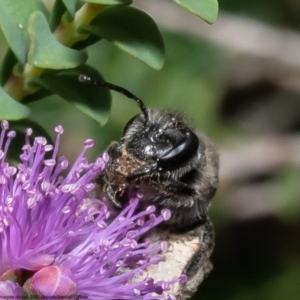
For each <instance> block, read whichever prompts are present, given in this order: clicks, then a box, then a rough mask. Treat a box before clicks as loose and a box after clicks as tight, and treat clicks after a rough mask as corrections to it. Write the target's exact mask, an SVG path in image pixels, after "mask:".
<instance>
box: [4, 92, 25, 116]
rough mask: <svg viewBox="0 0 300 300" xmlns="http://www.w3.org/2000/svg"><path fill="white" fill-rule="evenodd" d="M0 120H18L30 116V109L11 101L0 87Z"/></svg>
mask: <svg viewBox="0 0 300 300" xmlns="http://www.w3.org/2000/svg"><path fill="white" fill-rule="evenodd" d="M0 107H1V109H0V120H19V119H23V118H26V117H28V116H29V115H30V109H29V108H28V107H27V106H25V105H23V104H21V103H19V102H17V101H16V100H14V99H12V98H11V97H10V96H9V95H7V94H6V93H5V91H4V90H3V89H2V88H1V87H0Z"/></svg>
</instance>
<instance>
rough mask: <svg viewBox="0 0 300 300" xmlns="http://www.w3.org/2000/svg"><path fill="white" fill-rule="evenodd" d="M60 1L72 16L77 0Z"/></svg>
mask: <svg viewBox="0 0 300 300" xmlns="http://www.w3.org/2000/svg"><path fill="white" fill-rule="evenodd" d="M62 2H63V3H64V5H65V6H66V8H67V10H68V12H69V14H70V15H71V17H74V15H75V12H76V7H77V3H78V0H73V1H70V0H62Z"/></svg>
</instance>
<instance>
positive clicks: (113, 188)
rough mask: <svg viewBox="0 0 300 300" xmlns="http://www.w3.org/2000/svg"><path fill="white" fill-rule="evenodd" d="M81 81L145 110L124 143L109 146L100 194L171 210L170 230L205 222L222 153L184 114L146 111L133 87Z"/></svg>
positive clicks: (120, 203) (133, 121) (133, 122)
mask: <svg viewBox="0 0 300 300" xmlns="http://www.w3.org/2000/svg"><path fill="white" fill-rule="evenodd" d="M79 80H80V81H82V82H87V83H90V84H96V85H100V86H104V87H106V88H109V89H113V90H117V91H118V92H121V93H123V94H125V95H126V96H128V97H130V98H132V99H134V100H135V101H136V102H137V104H138V106H139V107H140V109H141V113H139V114H138V115H136V116H134V117H133V118H132V119H131V120H130V121H129V122H128V123H127V125H126V126H125V128H124V130H123V134H122V137H121V141H120V143H118V142H113V143H112V144H111V145H110V146H109V147H108V149H107V153H108V154H109V157H110V160H109V162H108V164H107V166H106V168H105V170H104V172H102V173H101V174H100V175H99V177H98V179H97V183H98V184H99V186H100V191H99V193H100V197H102V198H106V199H107V200H108V201H111V202H112V203H113V204H114V205H115V207H117V208H121V207H122V206H123V205H124V204H126V200H127V199H129V198H130V196H131V195H136V194H142V195H143V199H142V201H141V202H142V204H144V205H145V206H148V205H149V204H154V205H155V206H156V208H158V209H163V208H168V209H170V211H171V213H172V217H171V218H170V220H168V222H167V226H168V228H169V230H170V231H172V232H175V233H184V232H186V231H189V230H191V229H194V228H196V227H197V226H199V225H202V224H205V223H206V222H207V209H208V206H209V204H210V200H211V199H212V197H213V196H214V194H215V192H216V189H217V186H218V166H219V160H218V153H217V150H216V148H215V146H214V145H213V144H212V142H211V141H210V140H209V139H208V138H207V137H206V136H205V135H204V133H202V132H201V131H199V130H195V129H192V128H191V126H190V125H189V124H188V123H187V122H186V120H185V119H184V117H183V116H182V115H181V114H180V113H173V112H167V111H164V110H153V109H146V107H145V105H144V103H143V102H142V100H140V99H139V98H137V97H136V96H134V95H133V94H132V93H130V92H129V91H127V90H125V89H123V88H121V87H119V86H116V85H113V84H111V83H108V82H104V81H100V80H94V79H92V78H90V77H87V76H85V75H81V76H80V78H79Z"/></svg>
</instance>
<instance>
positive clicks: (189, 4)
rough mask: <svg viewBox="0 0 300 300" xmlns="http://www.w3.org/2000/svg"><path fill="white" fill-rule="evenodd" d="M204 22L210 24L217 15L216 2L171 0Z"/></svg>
mask: <svg viewBox="0 0 300 300" xmlns="http://www.w3.org/2000/svg"><path fill="white" fill-rule="evenodd" d="M172 1H173V2H175V3H177V4H179V5H180V6H182V7H184V8H185V9H187V10H188V11H190V12H191V13H193V14H195V15H196V16H198V17H200V18H201V19H202V20H204V21H205V22H207V23H209V24H212V23H213V22H215V20H216V18H217V15H218V8H219V6H218V0H172Z"/></svg>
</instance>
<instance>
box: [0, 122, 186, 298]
mask: <svg viewBox="0 0 300 300" xmlns="http://www.w3.org/2000/svg"><path fill="white" fill-rule="evenodd" d="M1 127H2V130H1V135H0V241H1V244H0V257H1V263H0V296H1V295H2V296H11V295H13V296H20V295H22V294H23V295H32V294H34V295H35V296H40V297H45V296H52V297H53V296H71V295H79V296H82V297H87V298H88V299H174V296H173V295H172V294H169V293H168V290H169V288H170V286H171V285H172V284H175V283H177V282H183V281H184V280H185V276H181V277H179V278H175V279H174V280H172V281H169V282H163V281H159V282H154V280H153V279H152V278H145V279H144V280H143V279H142V278H143V277H142V276H141V275H142V274H143V270H145V269H147V268H148V267H149V266H151V265H153V264H158V263H159V262H160V261H161V260H162V256H161V255H160V252H162V251H164V250H166V243H165V242H163V241H162V242H161V243H160V244H159V243H158V244H153V243H151V242H150V241H149V240H147V239H140V237H141V236H143V235H144V234H145V233H147V232H148V231H149V230H151V229H152V228H153V227H155V226H157V225H158V224H159V223H161V222H163V221H164V220H167V219H168V218H169V217H170V212H169V211H168V210H164V211H162V212H161V214H159V215H157V214H154V211H155V207H153V206H150V207H148V208H147V209H146V210H145V211H139V212H137V210H136V207H137V205H138V202H139V198H138V197H136V198H133V199H131V200H130V201H129V204H128V206H126V207H125V208H124V209H123V210H122V211H121V213H120V214H119V215H118V216H116V217H114V218H113V217H112V216H111V214H112V211H110V209H109V207H108V206H107V205H106V204H105V203H104V202H101V201H100V200H98V199H95V198H93V196H91V194H92V193H91V191H92V190H93V189H94V184H93V180H94V179H95V178H96V177H97V176H98V174H99V173H100V172H101V171H102V170H103V169H104V168H105V165H106V163H107V161H108V159H109V158H108V155H107V154H106V153H105V154H103V156H102V157H99V158H97V159H96V161H95V162H93V163H89V162H88V161H87V159H86V158H85V157H84V155H85V152H86V150H87V149H88V148H90V147H92V146H93V141H92V140H87V141H86V142H85V144H84V149H83V150H82V152H81V153H80V154H79V156H78V158H77V160H76V161H75V163H74V164H73V166H72V167H71V168H70V171H69V172H67V174H66V175H65V176H62V175H61V174H62V171H64V170H66V169H67V168H68V161H67V160H66V158H65V157H57V152H58V147H59V141H60V136H61V134H62V133H63V128H62V127H61V126H58V127H56V128H55V131H56V132H57V137H56V142H55V145H54V147H53V146H52V145H49V144H47V141H46V139H45V138H43V137H36V138H35V139H34V142H33V143H31V142H30V135H31V134H32V130H30V129H28V130H27V131H26V137H25V145H24V146H23V148H22V151H23V153H22V154H21V156H20V163H19V164H18V166H17V167H15V166H12V165H9V163H8V162H7V160H6V157H7V153H8V151H9V145H10V142H11V140H12V138H13V137H14V136H15V132H13V131H8V127H9V126H8V122H6V121H2V123H1ZM46 157H47V158H46ZM65 172H66V171H65Z"/></svg>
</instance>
